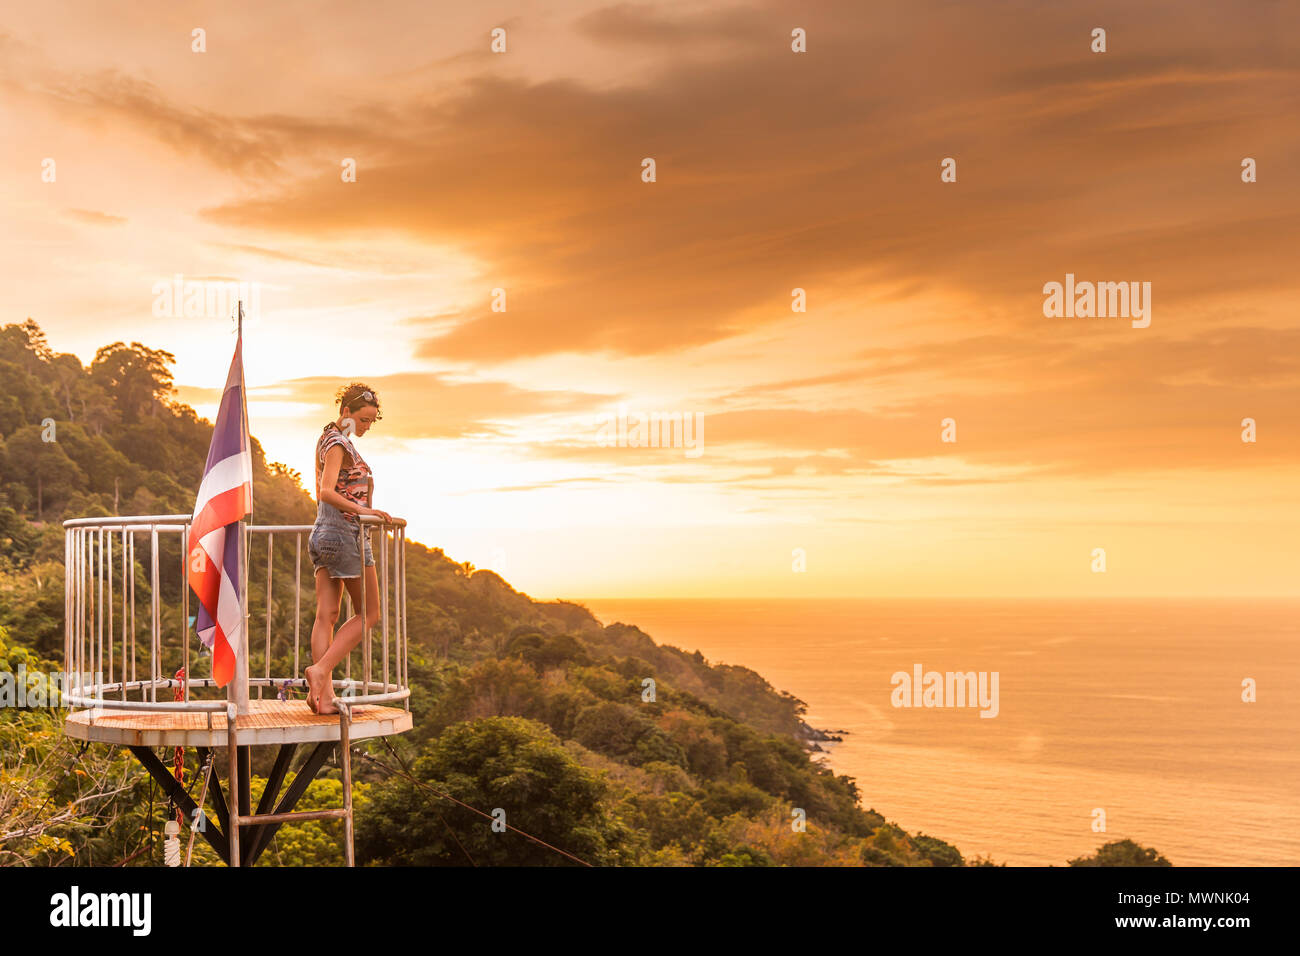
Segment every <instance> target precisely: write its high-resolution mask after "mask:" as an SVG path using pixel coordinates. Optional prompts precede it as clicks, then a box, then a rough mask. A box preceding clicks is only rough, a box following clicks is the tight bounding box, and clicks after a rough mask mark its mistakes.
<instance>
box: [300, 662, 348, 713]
mask: <svg viewBox="0 0 1300 956" xmlns="http://www.w3.org/2000/svg"><path fill="white" fill-rule="evenodd" d="M302 673H303V676H304V677H306V678H307V687H308V691H307V692H308V693H309V694H310V695H311V696H312V697H314V698H315V699H316V713H318V714H337V713H338V712H339V709H338V708H337V707H335V706H334V705H333V704H332V703H331V701H332V700H333V699H334V685H333V681H331V680H330V677H329V675H328V674H323V673H321V668H320V666H319V665H317V664H309V665H307V667H305V668H304V669H303V672H302Z"/></svg>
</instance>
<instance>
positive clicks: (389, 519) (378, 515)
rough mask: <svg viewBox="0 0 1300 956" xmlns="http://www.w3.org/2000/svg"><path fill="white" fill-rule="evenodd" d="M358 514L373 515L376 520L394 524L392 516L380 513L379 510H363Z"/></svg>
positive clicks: (384, 512)
mask: <svg viewBox="0 0 1300 956" xmlns="http://www.w3.org/2000/svg"><path fill="white" fill-rule="evenodd" d="M357 514H362V515H373V516H374V517H376V518H380V519H382V520H383V522H384V524H392V523H393V516H392V515H390V514H389V513H388V512H387V511H380V510H379V509H378V508H363V509H362V510H360V511H358V512H357Z"/></svg>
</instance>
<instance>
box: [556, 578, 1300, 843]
mask: <svg viewBox="0 0 1300 956" xmlns="http://www.w3.org/2000/svg"><path fill="white" fill-rule="evenodd" d="M581 603H583V604H585V605H586V606H587V607H588V608H590V610H591V611H592V613H593V614H595V615H596V617H597V618H599V619H600V620H601V622H602V623H605V624H609V623H612V622H614V621H622V622H623V623H625V624H635V625H636V626H638V627H639V628H641V630H643V631H645V632H646V633H647V634H649V635H650V636H651V637H652V638H654V640H655V641H656V642H657V643H660V644H671V645H675V646H677V647H680V648H683V649H685V650H687V651H691V652H694V651H695V650H699V651H700V652H701V653H702V654H703V655H704V656H705V657H706V658H707V659H708V660H709V661H710V662H711V663H719V662H721V663H728V664H739V665H743V666H745V667H749V668H751V669H753V670H755V671H757V672H758V673H760V674H762V675H763V677H765V678H766V679H767V680H768V682H769V683H771V684H772V685H773V686H774V687H775V688H776V689H777V690H784V691H788V692H790V693H791V694H793V695H794V696H796V697H798V698H799V699H800V700H802V701H804V702H805V703H806V704H807V706H808V710H807V714H806V715H805V719H806V720H807V721H808V723H809V724H811V725H812V726H814V727H818V728H821V729H827V730H844V731H847V732H848V733H847V734H846V735H845V737H844V741H843V743H837V744H831V745H829V747H830V753H829V755H828V757H827V758H826V759H827V761H828V764H829V766H830V767H832V768H833V769H834V771H835V772H836V773H840V774H848V775H849V776H851V777H853V778H854V779H855V780H856V782H857V784H858V787H859V789H860V791H861V800H862V805H863V807H864V808H873V809H875V810H876V811H877V812H879V813H881V814H883V815H884V816H885V818H886V819H888V820H890V821H893V822H895V823H897V824H898V825H899V826H901V827H903V828H904V829H906V830H907V831H908V832H910V833H917V832H923V833H926V834H928V835H930V836H935V837H939V838H940V839H943V840H946V841H948V842H949V843H952V844H953V845H955V846H956V847H957V848H958V849H959V850H960V851H961V852H962V854H963V855H964V856H965V857H967V858H968V859H969V858H971V857H974V856H977V855H981V856H988V857H991V858H992V859H993V860H995V861H996V862H999V863H1003V862H1005V863H1008V864H1010V865H1013V866H1045V865H1056V866H1061V865H1064V864H1065V863H1066V862H1067V861H1068V860H1069V859H1071V858H1073V857H1077V856H1083V855H1091V854H1092V853H1094V852H1095V851H1096V849H1097V847H1098V846H1100V845H1101V844H1103V843H1106V842H1109V841H1112V840H1120V839H1124V838H1131V839H1133V840H1135V841H1137V842H1138V843H1140V844H1142V845H1143V846H1148V847H1154V848H1156V849H1157V850H1159V851H1160V853H1161V854H1163V855H1164V856H1165V857H1166V858H1167V859H1169V861H1170V862H1171V863H1173V864H1174V865H1175V866H1228V865H1231V866H1260V865H1288V866H1295V865H1297V864H1300V759H1298V757H1300V753H1298V751H1297V745H1298V743H1300V601H1295V600H1214V599H1206V600H1174V599H1170V600H1157V599H1149V600H1148V599H1143V600H1136V599H1134V600H1122V599H1111V600H1102V601H1087V600H1079V601H1067V600H1000V599H999V600H994V599H989V600H966V599H948V600H901V599H900V600H874V599H833V600H809V599H803V598H797V599H784V600H783V599H763V600H753V599H687V600H678V599H639V598H633V599H610V598H597V599H590V600H582V601H581ZM917 665H920V666H921V668H922V671H923V672H928V671H932V670H933V671H938V672H941V673H942V672H949V671H952V672H968V671H975V672H977V673H978V672H985V674H986V675H988V676H989V677H990V678H991V675H992V673H993V672H997V675H998V683H997V688H998V693H997V703H998V707H997V714H996V716H994V717H981V716H980V708H979V707H978V706H965V707H960V706H950V707H938V706H935V707H924V706H922V707H917V706H913V707H901V706H894V705H893V702H892V700H891V695H892V694H893V693H894V690H895V688H894V685H893V684H892V683H891V677H892V675H894V674H895V673H897V672H905V673H907V674H908V675H909V676H910V675H912V674H913V672H914V669H915V667H916V666H917ZM1243 682H1253V686H1254V688H1255V694H1256V700H1255V702H1253V703H1248V702H1245V701H1243V699H1242V697H1243V692H1244V691H1243V687H1244V683H1243ZM988 687H989V689H990V690H991V689H992V685H991V684H990V685H988ZM990 710H991V708H990ZM823 746H828V745H826V744H823ZM809 822H810V823H815V821H811V820H810V821H809ZM1101 825H1104V827H1105V829H1104V831H1102V830H1100V829H1098V827H1099V826H1101Z"/></svg>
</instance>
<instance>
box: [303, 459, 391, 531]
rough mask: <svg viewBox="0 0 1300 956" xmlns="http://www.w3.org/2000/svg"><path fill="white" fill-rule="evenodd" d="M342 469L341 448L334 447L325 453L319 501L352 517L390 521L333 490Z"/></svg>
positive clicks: (383, 513) (318, 490) (381, 513)
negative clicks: (365, 516) (376, 517)
mask: <svg viewBox="0 0 1300 956" xmlns="http://www.w3.org/2000/svg"><path fill="white" fill-rule="evenodd" d="M342 467H343V446H342V445H335V446H334V447H333V448H331V449H330V450H329V451H327V452H325V468H324V470H323V471H322V472H321V475H320V487H319V488H318V489H317V495H318V497H319V499H320V500H321V501H324V502H326V503H327V504H331V505H333V506H334V507H335V508H337V509H339V511H349V512H351V513H352V514H354V515H377V516H379V517H380V518H383V519H384V520H385V521H391V520H392V519H391V518H390V517H389V516H388V512H386V511H380V510H379V509H377V508H367V507H365V506H364V505H359V504H357V503H356V502H355V501H351V500H349V499H347V498H344V497H343V496H342V495H341V494H339V493H338V492H337V491H335V490H334V486H335V485H337V484H338V482H339V469H340V468H342Z"/></svg>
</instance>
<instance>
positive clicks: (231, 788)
mask: <svg viewBox="0 0 1300 956" xmlns="http://www.w3.org/2000/svg"><path fill="white" fill-rule="evenodd" d="M238 717H239V708H238V706H237V705H236V704H235V703H234V702H231V703H228V704H226V752H227V754H228V755H229V757H230V783H229V785H228V786H227V787H226V793H228V794H229V795H230V805H231V810H232V811H233V812H232V813H231V814H230V826H229V830H230V834H229V836H230V865H231V866H239V789H240V787H239V745H238V742H237V737H238V733H237V732H236V729H235V722H236V720H237V719H238Z"/></svg>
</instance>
